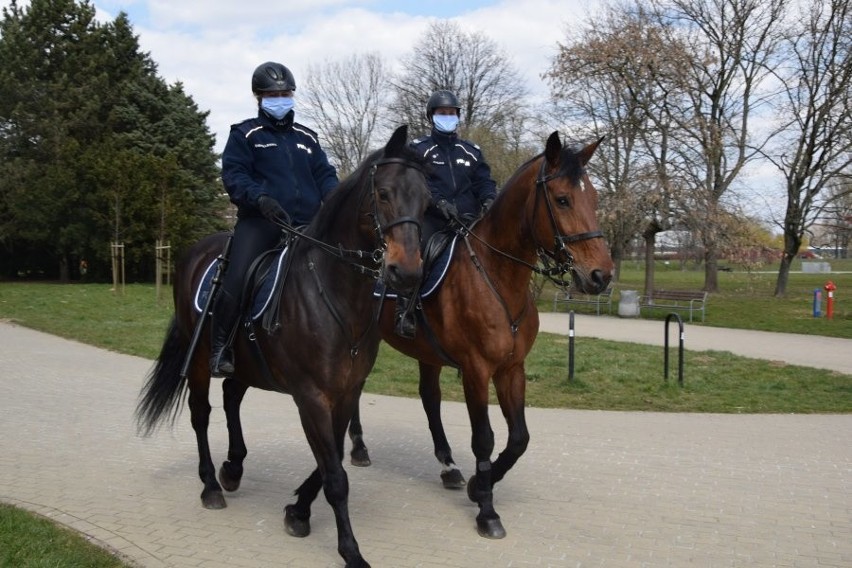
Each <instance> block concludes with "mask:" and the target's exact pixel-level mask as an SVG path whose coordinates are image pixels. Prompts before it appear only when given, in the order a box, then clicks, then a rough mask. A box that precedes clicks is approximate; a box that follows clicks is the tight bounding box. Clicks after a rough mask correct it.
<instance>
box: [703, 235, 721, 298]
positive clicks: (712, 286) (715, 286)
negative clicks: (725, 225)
mask: <svg viewBox="0 0 852 568" xmlns="http://www.w3.org/2000/svg"><path fill="white" fill-rule="evenodd" d="M705 247H706V248H705V249H704V291H705V292H718V291H719V261H718V259H717V255H718V252H717V251H716V245H715V243H707V244H705Z"/></svg>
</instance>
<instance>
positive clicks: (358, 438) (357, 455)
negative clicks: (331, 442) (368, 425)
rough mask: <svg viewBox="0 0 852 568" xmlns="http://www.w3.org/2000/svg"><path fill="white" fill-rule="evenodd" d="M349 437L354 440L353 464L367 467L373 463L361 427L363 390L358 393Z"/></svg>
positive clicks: (350, 423) (351, 454) (350, 454)
mask: <svg viewBox="0 0 852 568" xmlns="http://www.w3.org/2000/svg"><path fill="white" fill-rule="evenodd" d="M349 439H350V440H352V451H351V452H349V459H350V462H351V463H352V465H356V466H358V467H367V466H369V465H370V464H372V463H373V462H371V461H370V453H369V452H368V451H367V445H366V444H365V443H364V430H363V429H362V428H361V392H359V393H358V402H357V403H356V404H355V412H353V413H352V420H351V421H350V422H349Z"/></svg>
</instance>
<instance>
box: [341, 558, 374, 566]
mask: <svg viewBox="0 0 852 568" xmlns="http://www.w3.org/2000/svg"><path fill="white" fill-rule="evenodd" d="M346 568H370V564H369V562H367V561H366V560H364V559H363V558H358V559H357V560H351V561H349V562H347V563H346Z"/></svg>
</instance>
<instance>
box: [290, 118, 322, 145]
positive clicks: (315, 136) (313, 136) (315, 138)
mask: <svg viewBox="0 0 852 568" xmlns="http://www.w3.org/2000/svg"><path fill="white" fill-rule="evenodd" d="M293 130H295V131H296V132H301V133H302V134H304V135H305V136H308V137H310V138H311V139H313V141H314V143H316V144H319V140H318V139H319V134H317V133H316V132H314V131H313V130H311V129H310V128H308V127H307V126H305V125H304V124H299V123H298V122H294V123H293Z"/></svg>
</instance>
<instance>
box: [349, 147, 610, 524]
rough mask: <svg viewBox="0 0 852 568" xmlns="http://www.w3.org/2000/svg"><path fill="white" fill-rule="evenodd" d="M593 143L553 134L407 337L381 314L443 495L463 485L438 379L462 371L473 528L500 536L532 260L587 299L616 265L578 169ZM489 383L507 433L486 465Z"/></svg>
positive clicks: (515, 432)
mask: <svg viewBox="0 0 852 568" xmlns="http://www.w3.org/2000/svg"><path fill="white" fill-rule="evenodd" d="M599 143H600V141H598V142H596V143H593V144H590V145H588V146H586V147H584V148H582V149H581V150H579V151H577V152H575V151H573V150H571V149H568V148H563V146H562V143H561V141H560V140H559V135H558V134H557V133H556V132H554V133H553V134H551V135H550V137H549V138H548V140H547V143H546V147H545V150H544V152H543V153H542V154H540V155H538V156H536V157H534V158H533V159H531V160H529V161H528V162H527V163H525V164H523V165H521V167H520V168H518V170H517V171H516V172H515V173H514V175H513V176H512V177H511V179H509V181H508V182H506V184H505V186H504V187H503V188H502V189H501V191H500V192H499V193H498V196H497V199H496V200H495V201H494V204H493V205H492V207H491V209H490V210H489V211H488V212H487V213H486V214H485V215H484V216H483V217H482V219H481V220H480V221H479V222H478V223H476V224H475V225H474V226H473V227H472V228H470V230H469V233H465V232H463V236H464V235H466V237H465V238H464V240H463V241H460V242H459V243H458V244H457V245H456V247H455V251H454V256H453V257H452V262H451V264H450V266H449V268H448V270H447V274H446V277H445V279H444V282H443V284H441V287H440V288H439V289H438V291H437V292H436V293H434V294H432V295H430V296H428V297H427V298H424V299H423V300H422V310H418V315H417V317H418V330H417V336H416V337H415V338H414V339H411V340H409V339H404V338H402V337H400V336H398V335H397V334H396V333H394V312H395V306H394V302H392V301H388V302H385V304H384V306H383V308H382V312H381V319H380V322H381V328H382V338H383V339H384V340H385V341H386V342H387V343H389V344H390V345H391V346H393V347H394V348H395V349H397V350H398V351H400V352H402V353H404V354H406V355H409V356H411V357H413V358H415V359H417V360H418V362H419V367H420V397H421V400H422V402H423V408H424V410H425V411H426V416H427V419H428V422H429V429H430V430H431V432H432V440H433V443H434V448H435V456H436V457H437V458H438V460H439V461H440V462H441V463H442V464H443V466H444V472H443V473H442V478H443V480H444V485H445V486H447V487H462V486H464V484H465V483H464V478H463V477H462V476H461V473H460V472H459V470H458V468H457V467H456V465H455V462H454V461H453V457H452V452H451V450H450V446H449V443H448V442H447V438H446V436H445V434H444V428H443V425H442V424H441V411H440V406H441V390H440V383H439V375H440V372H441V368H442V367H443V366H447V365H449V366H452V367H456V368H458V369H459V370H460V372H461V378H462V383H463V387H464V393H465V401H466V404H467V410H468V414H469V417H470V424H471V428H472V437H471V446H472V449H473V453H474V456H475V459H476V473H475V475H473V477H471V479H470V480H469V482H468V483H467V491H468V496H469V497H470V499H471V500H472V501H474V502H475V503H477V504H478V505H479V509H480V512H479V514H478V516H477V519H476V521H477V529H478V532H479V534H480V535H482V536H485V537H488V538H502V537H503V536H505V534H506V533H505V530H504V529H503V526H502V523H501V522H500V517H499V515H498V514H497V512H496V511H495V510H494V506H493V503H492V500H493V495H492V490H493V487H494V484H496V483H497V482H498V481H500V480H501V479H503V476H505V475H506V473H507V472H508V471H509V469H511V468H512V466H513V465H514V464H515V462H517V460H518V459H519V458H520V457H521V455H522V454H523V453H524V451H525V450H526V448H527V444H528V442H529V437H530V436H529V432H528V430H527V425H526V422H525V420H524V392H525V385H526V373H525V370H524V359H525V358H526V356H527V354H528V353H529V351H530V349H531V348H532V345H533V342H534V341H535V338H536V335H537V334H538V324H539V320H538V311H537V309H536V306H535V303H534V302H533V298H532V294H531V292H530V278H531V276H532V272H533V271H534V270H541V269H539V268H538V266H539V262H540V264H541V265H544V266H545V267H550V270H549V274H550V275H551V276H554V275H560V276H561V275H562V274H566V273H569V272H570V275H571V277H572V279H573V282H574V286H575V287H576V288H578V289H580V290H582V291H583V292H585V293H588V294H597V293H599V292H601V291H603V290H604V289H605V288H606V287H607V285H608V284H609V282H610V280H611V278H612V271H613V268H614V265H613V262H612V259H611V257H610V255H609V251H608V249H607V246H606V243H605V242H604V239H603V234H602V233H601V232H600V230H599V228H598V223H597V217H596V213H597V205H598V197H597V192H596V190H595V188H594V187H593V186H592V183H591V181H590V180H589V178H588V176H587V175H586V172H585V165H586V164H587V163H588V161H589V160H590V159H591V157H592V154H594V152H595V150H596V149H597V147H598V144H599ZM492 380H493V383H494V387H495V390H496V394H497V399H498V401H499V403H500V409H501V410H502V412H503V416H504V417H505V419H506V423H507V426H508V441H507V444H506V448H505V449H504V450H503V451H502V452H501V453H500V455H499V456H498V457H497V459H496V460H494V461H493V462H492V461H491V455H492V452H493V450H494V432H493V431H492V429H491V423H490V421H489V419H488V389H489V381H492ZM350 436H351V437H352V439H353V463H357V461H358V460H359V459H364V458H366V462H365V464H364V465H366V464H368V463H369V457H368V456H367V455H366V447H364V446H363V439H362V437H361V424H360V416H359V413H358V412H356V414H355V416H354V417H353V421H352V424H351V426H350Z"/></svg>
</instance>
